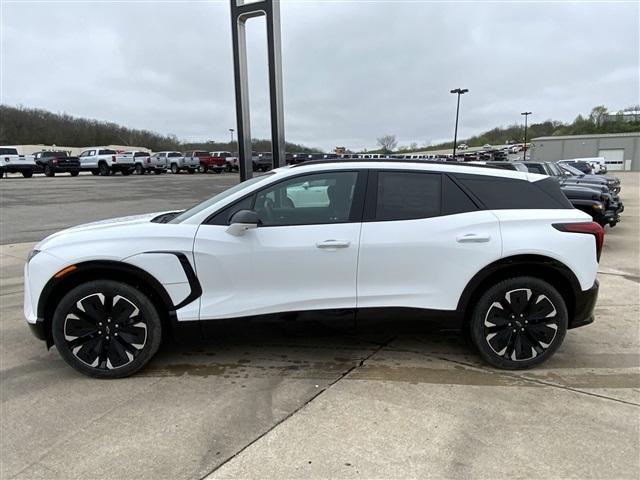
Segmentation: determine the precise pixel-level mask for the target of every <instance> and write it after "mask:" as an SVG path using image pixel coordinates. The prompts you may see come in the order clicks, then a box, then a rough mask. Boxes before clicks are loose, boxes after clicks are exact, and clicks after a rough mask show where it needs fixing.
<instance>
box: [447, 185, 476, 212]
mask: <svg viewBox="0 0 640 480" xmlns="http://www.w3.org/2000/svg"><path fill="white" fill-rule="evenodd" d="M476 210H478V207H477V206H476V204H475V203H474V202H473V201H472V200H471V199H470V198H469V196H468V195H467V194H466V193H464V191H463V190H462V189H461V188H460V187H459V186H458V185H456V183H455V182H454V181H453V180H451V179H450V178H449V177H448V176H447V175H444V176H443V177H442V215H455V214H456V213H465V212H475V211H476Z"/></svg>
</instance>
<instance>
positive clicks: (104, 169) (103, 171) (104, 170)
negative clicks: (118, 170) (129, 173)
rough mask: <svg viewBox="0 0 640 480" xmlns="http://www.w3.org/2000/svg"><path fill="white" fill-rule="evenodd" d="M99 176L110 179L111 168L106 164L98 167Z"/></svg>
mask: <svg viewBox="0 0 640 480" xmlns="http://www.w3.org/2000/svg"><path fill="white" fill-rule="evenodd" d="M98 175H100V176H101V177H108V176H109V175H111V169H110V168H109V165H107V164H106V163H101V164H100V165H98Z"/></svg>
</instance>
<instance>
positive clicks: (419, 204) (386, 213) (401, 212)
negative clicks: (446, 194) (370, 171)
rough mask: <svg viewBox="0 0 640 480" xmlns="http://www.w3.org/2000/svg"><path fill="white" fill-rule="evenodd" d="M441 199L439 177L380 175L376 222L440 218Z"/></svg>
mask: <svg viewBox="0 0 640 480" xmlns="http://www.w3.org/2000/svg"><path fill="white" fill-rule="evenodd" d="M440 195H441V179H440V175H439V174H433V173H421V172H384V171H383V172H378V189H377V198H376V214H375V218H376V221H388V220H411V219H416V218H428V217H435V216H438V215H440Z"/></svg>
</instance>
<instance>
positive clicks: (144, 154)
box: [133, 152, 149, 157]
mask: <svg viewBox="0 0 640 480" xmlns="http://www.w3.org/2000/svg"><path fill="white" fill-rule="evenodd" d="M133 156H134V157H148V156H149V154H148V153H146V152H136V153H134V154H133Z"/></svg>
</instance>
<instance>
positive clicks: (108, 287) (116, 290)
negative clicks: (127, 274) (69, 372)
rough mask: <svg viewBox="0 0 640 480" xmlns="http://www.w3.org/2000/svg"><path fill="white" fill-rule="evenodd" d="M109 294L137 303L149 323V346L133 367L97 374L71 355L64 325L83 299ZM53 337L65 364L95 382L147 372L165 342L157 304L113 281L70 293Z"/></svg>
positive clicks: (57, 314) (53, 324)
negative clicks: (77, 303) (68, 313)
mask: <svg viewBox="0 0 640 480" xmlns="http://www.w3.org/2000/svg"><path fill="white" fill-rule="evenodd" d="M99 292H100V293H104V292H109V293H113V294H114V295H122V296H123V297H125V298H127V299H129V300H131V301H133V303H134V304H135V305H136V307H138V308H139V309H140V311H141V312H142V314H143V315H144V317H145V319H146V325H147V342H146V344H145V346H144V348H143V350H142V351H141V352H140V353H139V354H138V356H137V357H136V358H135V359H134V360H133V362H131V363H130V364H128V365H126V366H124V367H121V368H117V369H114V370H97V369H95V368H92V367H89V366H88V365H86V364H84V363H82V362H81V361H80V360H79V359H78V358H76V357H75V355H73V353H71V350H69V348H68V347H67V344H66V342H65V339H64V331H63V329H64V321H65V318H66V315H67V312H69V310H70V309H71V307H72V306H73V305H74V304H75V303H76V302H77V301H78V300H80V299H81V298H84V297H86V296H88V295H91V294H95V293H99ZM51 333H52V335H53V341H54V344H55V345H56V348H57V349H58V352H60V355H61V356H62V358H63V359H64V361H65V362H66V363H67V364H68V365H70V366H71V367H73V368H75V369H76V370H77V371H79V372H81V373H83V374H85V375H88V376H90V377H94V378H123V377H128V376H130V375H133V374H134V373H136V372H138V371H139V370H140V369H141V368H143V367H144V366H145V365H146V364H147V363H148V362H149V360H151V358H152V357H153V356H154V355H155V354H156V352H157V351H158V348H159V347H160V342H161V340H162V323H161V321H160V317H159V315H158V311H157V310H156V308H155V307H154V305H153V303H151V301H150V300H149V299H148V297H147V296H146V295H144V294H143V293H141V292H140V291H139V290H136V289H135V288H133V287H131V286H130V285H127V284H126V283H121V282H116V281H112V280H95V281H91V282H87V283H84V284H82V285H79V286H77V287H75V288H74V289H72V290H71V291H70V292H68V293H67V294H66V295H65V296H64V297H62V300H60V303H58V306H57V307H56V310H55V312H54V314H53V319H52V322H51Z"/></svg>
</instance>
